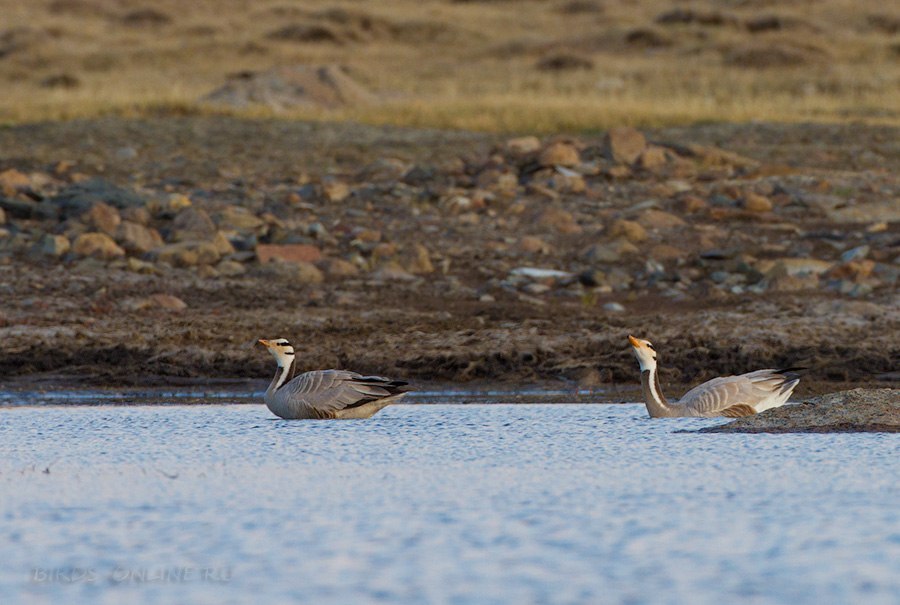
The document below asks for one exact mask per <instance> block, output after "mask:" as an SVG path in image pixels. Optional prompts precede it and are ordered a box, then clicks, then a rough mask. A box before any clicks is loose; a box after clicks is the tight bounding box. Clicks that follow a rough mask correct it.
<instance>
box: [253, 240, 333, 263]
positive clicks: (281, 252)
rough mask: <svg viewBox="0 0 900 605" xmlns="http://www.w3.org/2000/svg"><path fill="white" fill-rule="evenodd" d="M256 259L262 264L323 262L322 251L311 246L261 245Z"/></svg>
mask: <svg viewBox="0 0 900 605" xmlns="http://www.w3.org/2000/svg"><path fill="white" fill-rule="evenodd" d="M256 257H257V258H258V259H259V262H260V263H268V262H270V261H272V260H279V261H281V262H286V263H314V262H316V261H319V260H321V258H322V251H321V250H319V248H318V247H316V246H311V245H309V244H259V245H258V246H256Z"/></svg>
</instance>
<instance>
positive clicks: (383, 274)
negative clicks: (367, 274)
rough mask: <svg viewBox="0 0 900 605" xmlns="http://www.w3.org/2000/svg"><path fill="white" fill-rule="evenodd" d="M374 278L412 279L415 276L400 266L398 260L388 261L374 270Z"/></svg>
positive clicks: (388, 279)
mask: <svg viewBox="0 0 900 605" xmlns="http://www.w3.org/2000/svg"><path fill="white" fill-rule="evenodd" d="M372 277H373V278H374V279H378V280H382V281H412V280H414V279H415V276H414V275H412V274H411V273H410V272H409V271H407V270H406V269H404V268H403V267H402V266H400V264H399V263H397V262H396V261H388V262H386V263H384V264H382V265H381V266H379V267H378V269H377V270H375V271H373V272H372Z"/></svg>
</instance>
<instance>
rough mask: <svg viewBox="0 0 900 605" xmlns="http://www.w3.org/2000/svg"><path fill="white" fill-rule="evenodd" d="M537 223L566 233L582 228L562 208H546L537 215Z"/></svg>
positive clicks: (575, 231)
mask: <svg viewBox="0 0 900 605" xmlns="http://www.w3.org/2000/svg"><path fill="white" fill-rule="evenodd" d="M537 224H538V225H541V226H542V227H548V228H550V229H553V230H554V231H557V232H559V233H563V234H566V235H572V234H576V233H581V231H582V229H581V226H580V225H579V224H578V222H577V221H576V220H575V217H574V216H572V213H571V212H569V211H568V210H563V209H562V208H555V207H551V208H547V209H546V210H544V211H543V212H541V213H540V214H539V215H538V218H537Z"/></svg>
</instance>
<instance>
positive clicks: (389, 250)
mask: <svg viewBox="0 0 900 605" xmlns="http://www.w3.org/2000/svg"><path fill="white" fill-rule="evenodd" d="M395 254H397V244H395V243H393V242H381V243H380V244H376V245H375V247H374V248H372V256H373V257H375V258H391V257H392V256H394V255H395Z"/></svg>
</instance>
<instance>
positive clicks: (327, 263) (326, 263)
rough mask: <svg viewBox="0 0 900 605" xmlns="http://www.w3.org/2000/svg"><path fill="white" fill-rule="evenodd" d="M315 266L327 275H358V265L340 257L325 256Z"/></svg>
mask: <svg viewBox="0 0 900 605" xmlns="http://www.w3.org/2000/svg"><path fill="white" fill-rule="evenodd" d="M317 266H318V267H319V268H320V269H321V270H322V271H324V272H325V275H327V276H328V277H353V276H355V275H359V267H357V266H356V265H354V264H353V263H351V262H350V261H346V260H344V259H342V258H325V259H322V260H321V261H319V263H318V264H317Z"/></svg>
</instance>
